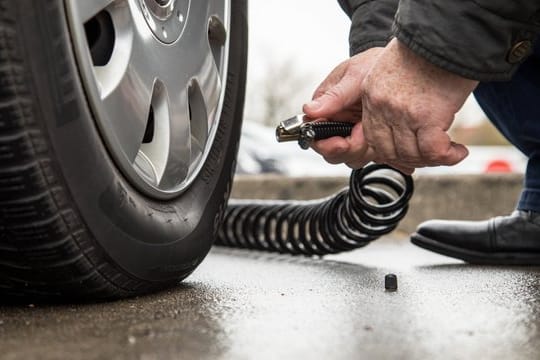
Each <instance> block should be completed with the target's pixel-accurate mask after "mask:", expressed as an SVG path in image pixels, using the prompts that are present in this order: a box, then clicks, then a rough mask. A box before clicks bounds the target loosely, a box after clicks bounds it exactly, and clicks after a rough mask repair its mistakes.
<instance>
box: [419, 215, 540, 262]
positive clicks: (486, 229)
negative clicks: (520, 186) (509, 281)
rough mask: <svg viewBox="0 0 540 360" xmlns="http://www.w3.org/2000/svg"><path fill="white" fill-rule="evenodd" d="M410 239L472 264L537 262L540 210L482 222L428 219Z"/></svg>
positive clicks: (424, 246)
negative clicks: (539, 211)
mask: <svg viewBox="0 0 540 360" xmlns="http://www.w3.org/2000/svg"><path fill="white" fill-rule="evenodd" d="M411 241H412V242H413V244H416V245H418V246H420V247H422V248H424V249H427V250H431V251H434V252H436V253H439V254H443V255H447V256H451V257H454V258H458V259H462V260H465V261H467V262H469V263H475V264H491V265H540V213H535V212H531V211H521V210H517V211H514V212H513V213H512V215H510V216H499V217H495V218H492V219H489V220H485V221H447V220H430V221H426V222H424V223H422V224H420V225H419V226H418V229H417V230H416V233H414V234H413V235H412V236H411Z"/></svg>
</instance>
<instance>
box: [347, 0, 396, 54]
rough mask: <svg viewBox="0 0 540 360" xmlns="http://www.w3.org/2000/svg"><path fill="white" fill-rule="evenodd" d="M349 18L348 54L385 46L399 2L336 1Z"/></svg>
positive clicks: (383, 0) (388, 0) (393, 0)
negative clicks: (350, 22)
mask: <svg viewBox="0 0 540 360" xmlns="http://www.w3.org/2000/svg"><path fill="white" fill-rule="evenodd" d="M338 2H339V4H340V5H341V7H342V8H343V10H344V11H345V12H346V13H347V15H348V16H349V17H350V18H351V21H352V24H351V32H350V35H349V44H350V54H351V56H352V55H355V54H358V53H360V52H362V51H364V50H367V49H369V48H372V47H375V46H386V44H387V43H388V41H389V40H390V38H391V36H392V23H393V22H394V17H395V14H396V10H397V7H398V2H399V0H338Z"/></svg>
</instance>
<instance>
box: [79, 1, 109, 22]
mask: <svg viewBox="0 0 540 360" xmlns="http://www.w3.org/2000/svg"><path fill="white" fill-rule="evenodd" d="M115 1H117V0H72V1H70V4H71V6H74V12H75V13H76V14H77V16H78V18H79V21H80V22H81V23H83V24H84V23H85V22H87V21H88V20H90V19H91V18H93V17H94V16H96V15H97V14H98V13H99V12H100V11H102V10H104V9H106V8H107V7H109V6H110V5H111V4H112V3H113V2H115Z"/></svg>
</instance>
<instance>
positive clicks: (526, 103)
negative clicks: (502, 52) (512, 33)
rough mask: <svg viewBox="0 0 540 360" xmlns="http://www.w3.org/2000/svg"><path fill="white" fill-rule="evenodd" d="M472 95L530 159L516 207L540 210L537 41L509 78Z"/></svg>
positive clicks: (539, 61) (539, 52)
mask: <svg viewBox="0 0 540 360" xmlns="http://www.w3.org/2000/svg"><path fill="white" fill-rule="evenodd" d="M474 95H475V97H476V99H477V100H478V103H479V104H480V106H481V107H482V109H483V110H484V112H485V113H486V115H487V116H488V118H489V119H490V120H491V122H492V123H493V124H494V125H495V126H496V127H497V129H499V131H500V132H501V133H502V134H503V135H504V136H505V137H506V138H507V139H508V141H510V142H511V143H512V144H513V145H514V146H516V147H517V148H518V149H519V150H521V152H523V153H524V154H525V155H526V156H527V157H528V158H529V161H528V163H527V171H526V173H525V183H524V188H523V191H522V193H521V197H520V199H519V203H518V206H517V208H518V209H519V210H531V211H535V212H540V41H537V42H536V46H535V50H534V53H533V55H531V56H530V57H529V58H528V59H527V60H526V61H525V62H524V63H523V64H522V65H521V66H520V67H519V69H518V71H517V72H516V73H515V75H514V76H513V78H512V80H510V81H508V82H490V83H481V84H480V85H479V86H478V87H477V88H476V90H475V91H474Z"/></svg>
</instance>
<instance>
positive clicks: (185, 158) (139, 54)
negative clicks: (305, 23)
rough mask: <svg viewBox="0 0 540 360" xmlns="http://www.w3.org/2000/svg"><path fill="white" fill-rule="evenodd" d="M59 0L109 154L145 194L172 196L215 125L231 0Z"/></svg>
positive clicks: (199, 161)
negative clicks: (63, 5)
mask: <svg viewBox="0 0 540 360" xmlns="http://www.w3.org/2000/svg"><path fill="white" fill-rule="evenodd" d="M65 1H66V9H67V12H68V18H69V24H70V28H71V32H72V36H73V44H74V48H75V54H76V58H77V62H78V65H79V69H80V72H81V75H82V80H83V85H84V87H85V90H86V92H87V96H88V99H89V103H90V106H91V109H92V112H93V115H94V118H95V119H96V122H97V125H98V128H99V130H100V134H101V136H102V137H103V139H104V142H105V144H106V146H107V148H108V150H109V152H110V154H111V155H112V156H113V158H114V160H115V162H116V164H117V165H118V166H119V168H120V169H121V170H122V172H123V173H124V174H125V175H126V176H127V178H128V179H129V180H130V181H131V182H132V184H133V185H135V186H136V187H137V188H138V189H139V190H141V191H143V192H144V193H146V194H147V195H149V196H152V197H157V198H171V197H174V196H177V195H179V194H180V193H181V192H183V191H185V190H186V189H187V188H188V187H189V186H190V185H191V183H192V182H193V181H194V179H195V178H196V177H197V174H198V173H199V171H200V170H201V168H202V166H203V165H204V162H205V160H206V158H207V155H208V153H209V151H210V148H211V146H212V143H213V141H214V137H215V134H216V131H217V127H218V123H219V117H220V114H221V108H222V106H223V101H224V97H225V84H226V74H227V63H228V52H229V36H228V34H229V31H230V30H229V29H230V0H195V1H191V0H92V1H86V0H85V1H81V0H65Z"/></svg>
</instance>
